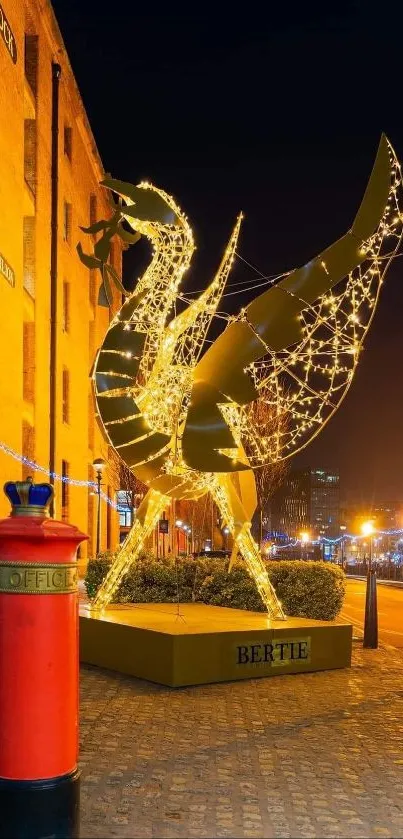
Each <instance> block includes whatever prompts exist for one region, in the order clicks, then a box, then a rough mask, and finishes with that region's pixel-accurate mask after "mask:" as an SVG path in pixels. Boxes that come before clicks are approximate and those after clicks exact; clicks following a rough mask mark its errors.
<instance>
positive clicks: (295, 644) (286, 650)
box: [235, 637, 311, 667]
mask: <svg viewBox="0 0 403 839" xmlns="http://www.w3.org/2000/svg"><path fill="white" fill-rule="evenodd" d="M235 652H236V663H237V665H239V666H240V667H242V666H243V665H245V664H246V665H253V666H255V667H259V666H266V667H268V666H269V667H284V666H286V665H288V664H292V663H293V662H299V661H301V662H309V661H310V660H311V639H310V637H305V638H282V639H281V640H279V641H276V640H275V639H272V640H271V641H270V643H261V644H257V643H254V644H241V645H237V647H236V649H235Z"/></svg>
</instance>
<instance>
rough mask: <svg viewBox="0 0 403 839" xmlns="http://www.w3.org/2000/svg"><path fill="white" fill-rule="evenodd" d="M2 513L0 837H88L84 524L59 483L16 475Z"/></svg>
mask: <svg viewBox="0 0 403 839" xmlns="http://www.w3.org/2000/svg"><path fill="white" fill-rule="evenodd" d="M4 491H5V493H6V495H7V496H8V498H9V500H10V501H11V504H12V511H11V514H10V516H9V518H7V519H3V520H1V521H0V837H1V839H6V837H7V839H41V838H42V837H50V836H51V837H55V839H58V837H60V839H62V837H63V839H68V838H69V837H76V836H78V829H79V773H78V770H77V761H78V591H77V586H78V573H77V565H76V550H77V546H78V545H79V544H80V542H82V541H83V540H84V539H87V536H85V535H84V534H83V533H80V531H79V530H78V529H77V528H76V527H73V526H72V525H70V524H67V523H66V522H61V521H55V520H53V519H51V518H49V513H48V509H47V508H48V505H49V503H50V500H51V497H52V494H53V488H52V487H51V486H50V485H49V484H34V483H33V482H32V478H28V479H27V481H24V482H22V481H21V482H18V481H16V482H15V483H13V482H9V483H7V484H6V485H5V487H4Z"/></svg>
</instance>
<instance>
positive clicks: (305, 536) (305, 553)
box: [301, 530, 309, 560]
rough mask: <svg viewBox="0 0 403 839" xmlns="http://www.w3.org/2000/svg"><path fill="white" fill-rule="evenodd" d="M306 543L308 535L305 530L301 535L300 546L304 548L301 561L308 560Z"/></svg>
mask: <svg viewBox="0 0 403 839" xmlns="http://www.w3.org/2000/svg"><path fill="white" fill-rule="evenodd" d="M308 542H309V533H308V532H307V531H306V530H304V531H303V532H302V533H301V545H302V546H303V548H304V550H303V553H302V557H303V559H305V560H307V559H308V556H307V545H308Z"/></svg>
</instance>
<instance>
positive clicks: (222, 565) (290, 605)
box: [85, 554, 345, 620]
mask: <svg viewBox="0 0 403 839" xmlns="http://www.w3.org/2000/svg"><path fill="white" fill-rule="evenodd" d="M112 558H113V555H112V554H103V555H101V556H100V557H99V558H98V559H91V560H90V561H89V563H88V568H87V574H86V578H85V585H86V589H87V594H88V597H89V598H90V599H92V598H93V597H94V596H95V594H96V591H97V589H98V587H99V585H100V584H101V582H102V580H103V579H104V577H105V574H106V573H107V571H108V568H109V567H110V564H111V561H112ZM227 567H228V564H227V562H225V560H223V559H215V558H214V557H211V558H210V557H209V558H208V559H204V558H200V559H196V560H192V559H178V560H177V562H175V561H173V560H171V559H158V560H156V559H155V557H153V556H152V555H150V554H144V555H143V556H142V557H140V559H139V560H138V561H137V562H136V563H135V564H134V565H133V566H132V567H131V569H130V571H129V572H128V573H127V574H126V577H125V579H124V580H123V582H122V584H121V586H120V588H119V591H118V592H117V595H116V596H115V598H114V602H115V603H176V602H177V601H178V600H179V601H180V602H181V603H191V602H193V603H195V602H196V603H208V604H210V605H211V606H229V607H233V608H238V609H249V610H251V611H255V612H262V611H264V606H263V603H262V601H261V599H260V596H259V594H258V592H257V589H256V586H255V584H254V582H253V580H252V579H251V578H250V576H249V574H248V572H247V571H246V569H245V566H244V565H243V563H242V562H238V563H237V564H236V565H235V566H234V567H233V569H232V571H231V572H230V573H228V571H227ZM267 570H268V572H269V576H270V579H271V581H272V583H273V585H274V586H275V589H276V592H277V594H278V597H279V598H280V600H281V602H282V604H283V608H284V611H285V613H286V614H287V615H290V616H299V617H306V618H314V619H316V620H332V619H333V618H335V617H336V615H337V614H338V612H339V611H340V609H341V606H342V603H343V599H344V592H345V576H344V573H343V571H342V570H341V569H340V568H339V567H338V566H336V565H331V564H330V563H325V562H302V561H299V560H293V561H286V560H284V561H283V560H281V561H279V562H272V561H270V562H268V563H267Z"/></svg>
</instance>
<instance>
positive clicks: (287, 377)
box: [78, 135, 403, 619]
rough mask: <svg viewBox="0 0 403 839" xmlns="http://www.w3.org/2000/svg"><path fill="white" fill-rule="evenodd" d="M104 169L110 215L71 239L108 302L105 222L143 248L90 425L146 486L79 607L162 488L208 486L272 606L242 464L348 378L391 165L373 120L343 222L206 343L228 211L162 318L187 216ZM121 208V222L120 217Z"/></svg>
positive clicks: (105, 598) (390, 250) (397, 226)
mask: <svg viewBox="0 0 403 839" xmlns="http://www.w3.org/2000/svg"><path fill="white" fill-rule="evenodd" d="M102 183H103V185H104V186H105V187H106V188H107V189H108V190H110V191H111V192H112V193H114V194H115V195H118V196H119V203H118V204H116V203H115V202H114V201H112V207H113V215H112V217H111V219H109V220H107V221H105V220H101V221H99V222H97V223H96V224H95V225H93V226H92V227H90V228H86V229H85V231H86V232H89V233H91V234H92V235H94V234H99V233H101V234H102V235H101V238H100V239H99V240H98V241H97V242H96V244H95V248H94V253H93V255H88V254H85V253H84V252H83V250H82V248H81V246H79V247H78V250H79V254H80V258H81V259H82V260H83V262H84V263H85V264H86V265H87V266H88V267H89V268H91V269H94V268H99V269H100V271H101V274H102V286H101V297H103V298H104V299H106V301H110V298H111V295H110V282H111V281H112V282H114V283H115V284H116V285H117V286H118V287H119V289H120V290H121V291H122V292H123V293H125V294H127V292H124V289H123V286H122V285H121V283H120V280H119V278H118V277H117V275H116V273H115V271H114V269H113V267H112V266H111V265H110V264H109V263H108V254H109V249H110V242H111V239H112V237H113V236H114V235H119V236H121V238H122V239H124V240H125V241H127V242H129V243H132V242H135V241H137V239H138V237H139V235H144V236H146V237H147V239H148V240H149V241H150V242H151V244H152V248H153V257H152V260H151V263H150V265H149V266H148V268H147V270H146V271H145V273H144V275H143V276H142V277H141V278H140V280H139V281H138V283H137V286H136V288H135V290H134V292H133V293H132V294H130V295H128V299H127V300H126V302H125V303H124V304H123V306H122V307H121V309H120V311H119V312H118V314H117V315H115V317H114V318H113V320H112V322H111V324H110V326H109V329H108V332H107V334H106V336H105V339H104V341H103V343H102V346H101V348H100V349H99V351H98V353H97V356H96V360H95V365H94V368H93V384H94V394H95V400H96V406H97V416H98V419H99V421H100V424H101V428H102V430H103V432H104V435H105V437H106V439H107V441H108V443H109V444H110V445H111V446H113V448H114V449H115V450H116V452H117V453H118V454H119V456H120V457H121V458H122V459H123V461H124V462H125V463H126V464H127V465H128V466H129V467H130V469H131V470H132V471H133V473H134V474H135V475H136V476H137V477H138V478H139V479H140V480H141V481H143V482H144V483H145V484H146V485H147V487H148V492H147V494H146V496H145V498H144V500H143V501H142V503H141V505H140V507H139V509H138V511H137V517H136V520H135V522H134V525H133V527H132V529H131V531H130V533H129V534H128V536H127V538H126V540H125V542H124V543H123V545H122V546H121V549H120V551H119V553H118V555H117V557H116V559H115V560H114V562H113V564H112V566H111V569H110V571H109V572H108V574H107V576H106V577H105V579H104V581H103V583H102V585H101V587H100V588H99V590H98V592H97V594H96V596H95V599H94V601H93V604H92V605H93V608H94V609H102V608H104V607H105V606H107V605H108V603H110V602H111V599H112V597H113V594H114V592H115V591H116V590H117V588H118V586H119V585H120V583H121V581H122V579H123V577H124V575H125V574H126V572H127V571H128V569H129V567H130V565H131V564H132V563H133V562H134V561H135V560H136V558H137V557H138V556H139V554H140V553H141V551H142V549H143V546H144V543H145V540H146V539H147V537H148V535H149V534H150V533H151V532H152V529H153V528H154V527H155V525H156V523H157V521H158V519H159V517H160V515H161V512H162V511H163V509H164V508H165V507H166V505H167V503H168V502H169V500H170V499H172V498H177V499H197V498H200V497H201V496H202V495H204V494H205V493H207V492H209V493H211V495H212V497H213V498H214V500H215V502H216V504H217V505H218V508H219V510H220V512H221V515H222V517H223V520H224V521H225V523H226V526H227V527H228V528H229V530H230V532H231V533H232V535H233V538H234V552H239V553H240V554H241V555H242V557H243V558H244V561H245V564H246V567H247V569H248V571H249V573H250V574H251V575H252V577H253V579H254V580H255V582H256V585H257V588H258V590H259V593H260V595H261V597H262V600H263V603H264V604H265V606H266V608H267V611H268V614H269V616H271V617H272V618H273V619H274V618H275V619H279V618H284V613H283V610H282V607H281V604H280V602H279V600H278V597H277V595H276V593H275V591H274V589H273V586H272V585H271V583H270V581H269V578H268V575H267V571H266V568H265V565H264V562H263V560H262V558H261V555H260V551H259V549H258V546H257V545H256V543H255V542H254V540H253V538H252V535H251V525H250V522H251V519H252V516H253V512H254V509H255V508H256V486H255V479H254V473H253V470H255V469H258V468H261V467H262V466H263V465H265V464H267V463H275V462H276V461H278V460H280V459H283V458H289V457H291V456H292V455H293V454H295V453H296V452H297V451H300V450H301V449H302V448H303V447H304V446H306V445H307V444H308V442H309V441H310V440H312V439H313V438H314V437H315V436H316V434H318V433H319V431H320V430H321V429H322V428H323V426H324V424H325V423H326V422H327V421H328V420H329V419H330V417H331V416H332V414H333V413H334V412H335V410H336V409H337V407H338V406H339V405H340V403H341V401H342V399H343V398H344V396H345V394H346V393H347V391H348V388H349V386H350V384H351V381H352V378H353V375H354V371H355V369H356V366H357V363H358V358H359V355H360V351H361V348H362V343H363V340H364V338H365V335H366V333H367V330H368V328H369V325H370V323H371V321H372V318H373V315H374V311H375V307H376V304H377V301H378V295H379V290H380V287H381V284H382V280H383V277H384V275H385V272H386V270H387V268H388V266H389V264H390V261H391V259H393V256H394V255H395V254H396V252H397V250H398V248H399V246H400V244H401V239H402V230H403V225H402V220H403V216H402V214H401V212H400V209H399V198H400V193H401V188H402V179H401V170H400V166H399V163H398V161H397V159H396V156H395V153H394V151H393V149H392V147H391V145H390V143H389V141H388V140H387V139H386V137H385V136H384V135H383V136H382V138H381V141H380V144H379V148H378V152H377V156H376V160H375V164H374V167H373V171H372V174H371V176H370V179H369V182H368V185H367V188H366V191H365V194H364V198H363V200H362V203H361V206H360V208H359V210H358V213H357V215H356V217H355V220H354V222H353V225H352V227H351V228H350V230H349V231H348V232H347V233H346V234H345V235H344V236H343V237H342V238H341V239H339V240H338V241H336V242H335V243H334V244H332V245H331V246H330V247H328V248H326V249H325V250H324V251H323V252H322V253H321V254H319V255H318V256H317V257H316V258H315V259H313V260H311V261H310V262H309V263H307V264H306V265H304V266H303V267H301V268H298V269H295V270H294V271H291V272H290V273H288V274H286V275H283V277H282V278H281V279H280V280H279V281H277V283H276V284H272V285H271V286H270V287H269V288H268V290H266V291H265V292H264V293H262V294H260V295H259V296H258V297H256V299H255V300H253V301H252V302H251V303H250V304H249V305H248V306H246V307H245V308H243V309H242V310H241V311H240V312H239V314H238V315H237V316H236V317H228V323H227V325H226V328H225V329H224V331H223V332H222V333H221V335H220V336H219V337H218V338H217V339H216V340H215V341H214V343H212V344H210V345H208V348H207V349H206V346H207V344H206V335H207V332H208V329H209V327H210V324H211V321H212V318H213V317H214V316H215V315H216V314H217V311H218V306H219V303H220V300H221V298H222V295H223V293H224V290H225V285H226V282H227V279H228V276H229V273H230V270H231V266H232V263H233V260H234V257H235V253H236V247H237V241H238V237H239V232H240V227H241V221H242V215H239V216H238V218H237V221H236V224H235V227H234V230H233V232H232V234H231V237H230V239H229V242H228V244H227V247H226V249H225V252H224V255H223V258H222V260H221V264H220V266H219V268H218V271H217V274H216V276H215V277H214V279H213V281H212V283H211V284H210V285H209V286H208V287H207V288H206V290H205V291H204V292H203V293H202V294H201V295H200V296H199V297H198V298H197V299H196V300H193V301H192V302H191V303H190V305H188V307H187V308H186V309H185V310H184V311H183V312H181V314H179V315H178V316H176V317H175V316H174V306H175V303H176V301H177V299H178V298H179V299H180V298H181V292H180V291H179V289H180V284H181V281H182V279H183V276H184V274H185V272H186V271H187V269H188V268H189V265H190V262H191V258H192V254H193V251H194V240H193V234H192V230H191V227H190V225H189V222H188V220H187V218H186V216H185V215H184V214H183V213H182V211H181V210H180V208H179V207H178V206H177V204H176V203H175V201H174V199H173V198H172V197H171V196H170V195H167V194H166V193H165V192H163V191H162V190H160V189H157V188H156V187H154V186H152V185H151V184H148V183H142V184H140V185H139V186H133V185H131V184H128V183H124V182H121V181H117V180H113V179H106V180H105V181H103V182H102ZM125 222H126V224H125ZM127 223H128V224H129V225H130V226H131V228H132V229H133V230H134V231H135V233H131V234H129V233H128V232H127ZM256 400H260V401H263V402H265V403H266V405H267V406H268V408H269V410H270V411H271V413H272V416H274V417H275V418H276V420H277V421H276V423H275V429H274V432H273V433H272V434H271V436H270V437H267V436H265V434H264V428H262V427H261V426H260V425H259V422H258V420H257V418H256V416H257V414H256V412H255V413H254V412H253V406H254V404H255V403H256Z"/></svg>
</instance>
